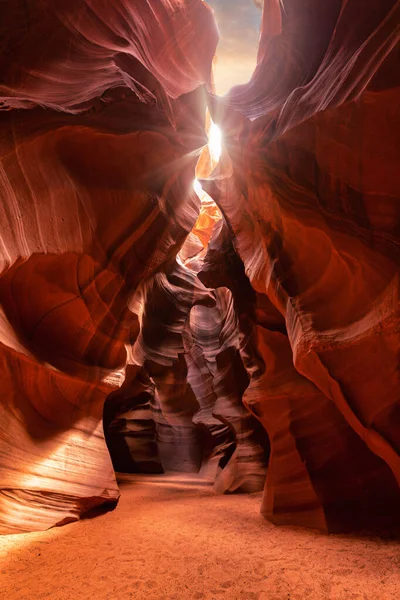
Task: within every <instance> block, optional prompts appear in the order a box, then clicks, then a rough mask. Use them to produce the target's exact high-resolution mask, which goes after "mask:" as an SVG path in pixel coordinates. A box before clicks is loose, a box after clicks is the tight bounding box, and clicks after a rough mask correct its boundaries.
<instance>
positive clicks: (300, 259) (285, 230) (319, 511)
mask: <svg viewBox="0 0 400 600" xmlns="http://www.w3.org/2000/svg"><path fill="white" fill-rule="evenodd" d="M306 5H307V8H308V10H305V6H304V4H303V5H302V6H301V7H300V5H298V4H297V3H295V2H290V1H289V2H285V3H284V10H282V8H281V7H280V6H279V3H274V2H266V3H265V9H264V21H263V36H262V41H261V45H260V53H259V64H258V67H257V70H256V72H255V74H254V76H253V78H252V80H251V82H250V83H249V84H248V85H247V86H241V87H238V88H234V89H233V90H232V91H231V93H230V95H229V97H228V99H227V101H226V102H225V103H224V105H222V103H220V104H219V105H217V104H216V103H215V105H214V113H213V118H214V119H216V120H217V121H218V122H219V123H220V124H221V127H222V128H223V129H224V130H225V131H229V132H230V136H228V139H227V143H226V145H227V150H228V152H229V161H230V162H231V163H232V165H233V175H232V177H230V178H228V179H225V180H223V181H222V182H218V181H217V182H216V186H217V188H218V190H217V189H216V187H215V185H214V188H213V193H214V197H215V200H216V202H217V203H218V205H219V207H220V209H221V211H222V212H223V214H224V215H225V217H226V219H227V221H228V224H229V227H230V229H231V231H232V233H233V243H234V246H235V249H236V251H237V252H238V253H239V255H240V257H241V258H242V260H243V262H244V265H245V270H246V274H247V275H248V277H249V279H250V282H251V285H252V287H253V288H254V289H255V290H256V291H257V292H258V297H257V300H259V299H262V303H261V304H259V302H257V305H258V306H257V310H256V316H255V322H256V323H257V324H259V325H258V326H257V348H258V351H259V352H260V354H261V356H262V358H263V360H264V363H265V371H264V372H262V371H257V370H256V371H255V372H254V373H253V376H252V379H251V383H250V386H249V388H248V390H247V391H246V393H245V395H244V403H245V404H246V405H247V406H249V408H251V410H252V411H253V412H254V414H255V415H256V416H257V417H258V418H259V419H260V420H261V422H262V423H263V425H264V426H265V428H266V430H267V431H268V434H269V439H270V442H271V457H270V462H269V470H268V476H267V481H266V487H265V494H264V500H263V506H262V512H263V514H264V515H265V516H266V517H267V518H269V519H271V520H273V521H274V522H276V523H291V524H303V525H308V526H312V527H318V528H321V529H325V530H330V531H331V530H337V529H343V528H347V529H354V528H358V527H371V526H374V525H376V524H383V523H384V524H385V526H388V525H389V526H390V525H393V524H394V523H395V522H396V523H398V521H399V513H398V502H399V498H400V496H399V486H398V482H399V476H400V471H399V467H400V459H399V454H398V452H399V445H398V441H399V432H400V428H399V421H398V418H397V415H398V413H399V408H400V407H399V401H400V360H399V358H400V355H399V348H400V337H399V264H400V262H399V249H400V246H399V235H398V234H399V229H398V223H399V219H398V217H399V212H398V197H399V192H400V189H399V187H400V181H399V177H398V174H397V171H396V166H395V165H396V164H397V161H398V156H399V150H400V148H399V144H398V139H399V138H398V131H399V124H400V118H399V117H400V114H399V102H398V101H399V87H398V86H399V79H398V70H397V67H396V64H397V60H398V44H397V45H396V43H397V42H398V37H399V32H398V28H397V27H396V25H395V23H396V22H397V23H398V18H399V10H400V5H399V3H398V2H394V1H388V2H382V3H380V4H379V7H378V6H377V5H376V3H374V2H366V3H364V5H363V11H362V14H360V11H359V4H358V3H357V2H353V1H350V2H340V1H331V2H327V3H324V5H323V6H322V4H320V3H318V2H314V1H311V0H310V1H308V2H307V3H306ZM350 23H351V25H350ZM311 31H312V32H313V34H311V33H310V32H311ZM314 32H318V34H315V35H314ZM268 82H271V83H270V85H269V84H268ZM228 105H230V106H232V107H234V109H235V112H233V111H231V110H230V109H229V106H228ZM227 161H228V159H226V162H227ZM221 170H223V169H221ZM267 298H268V299H269V300H268V301H267ZM271 309H273V310H272V311H271ZM271 313H272V314H271ZM274 313H276V314H278V315H279V314H280V315H281V319H282V321H283V323H282V325H283V326H284V327H282V325H280V326H279V330H277V317H276V316H275V314H274Z"/></svg>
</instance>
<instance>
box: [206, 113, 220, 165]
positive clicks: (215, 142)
mask: <svg viewBox="0 0 400 600" xmlns="http://www.w3.org/2000/svg"><path fill="white" fill-rule="evenodd" d="M208 147H209V149H210V154H211V159H212V160H213V161H215V162H216V163H217V162H218V161H219V159H220V157H221V147H222V133H221V129H220V128H219V127H218V125H216V124H215V123H214V122H213V121H211V125H210V129H209V130H208Z"/></svg>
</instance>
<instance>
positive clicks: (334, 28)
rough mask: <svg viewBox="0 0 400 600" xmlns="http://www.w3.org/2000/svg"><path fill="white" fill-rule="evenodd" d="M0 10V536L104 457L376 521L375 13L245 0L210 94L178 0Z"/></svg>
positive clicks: (381, 204)
mask: <svg viewBox="0 0 400 600" xmlns="http://www.w3.org/2000/svg"><path fill="white" fill-rule="evenodd" d="M3 5H5V6H4V8H3V7H2V10H3V11H4V14H5V18H4V19H2V20H1V25H0V27H1V29H2V34H3V35H2V37H1V42H0V47H1V50H2V52H1V54H0V122H1V128H0V187H1V192H0V193H1V197H2V202H1V204H0V235H1V238H0V239H1V246H0V248H1V250H0V256H1V261H2V263H1V267H0V268H1V277H0V303H1V313H0V343H1V359H0V360H1V364H2V382H3V384H2V386H1V393H0V398H1V402H0V411H1V416H0V456H1V459H2V460H1V466H0V532H1V533H14V532H21V531H29V530H39V529H45V528H47V527H50V526H52V525H55V524H61V523H66V522H68V521H71V520H75V519H77V518H79V517H80V516H81V515H84V514H87V513H88V512H90V510H92V509H94V508H96V507H98V506H101V505H102V506H105V507H113V506H115V504H116V502H117V500H118V496H119V491H118V486H117V483H116V479H115V474H114V468H115V470H124V471H128V472H148V473H151V472H162V471H163V470H169V469H172V470H181V471H191V472H193V471H200V473H202V474H204V476H207V477H209V478H210V479H211V481H213V482H214V489H215V490H216V491H217V492H227V491H230V492H232V491H256V490H259V489H261V488H262V487H263V486H264V481H265V487H264V495H263V501H262V506H261V512H262V514H263V515H264V516H265V517H266V518H268V519H270V520H272V521H273V522H275V523H277V524H294V525H304V526H310V527H316V528H319V529H321V530H323V531H339V530H353V529H359V528H368V527H369V528H371V527H376V526H384V527H386V528H388V527H389V528H390V527H392V526H393V525H394V524H395V523H398V521H399V516H398V509H397V507H398V502H399V500H400V491H399V478H400V460H399V444H400V407H399V403H400V369H399V366H400V361H399V358H400V353H399V349H400V339H399V335H400V334H399V331H400V327H399V264H400V261H399V250H400V245H399V222H400V209H399V202H398V198H399V195H400V194H399V187H400V181H399V177H398V174H397V162H398V156H399V155H400V147H399V139H400V136H399V127H400V122H399V121H400V118H399V115H400V108H399V106H400V104H399V85H400V80H399V70H398V63H399V44H398V40H399V28H398V23H399V16H400V2H397V1H396V0H382V1H380V2H379V6H377V3H376V2H375V1H374V0H365V2H364V3H363V9H362V13H360V6H359V2H357V1H356V0H326V2H324V3H321V2H319V1H318V0H306V2H303V3H301V5H300V3H298V2H297V1H295V0H285V1H284V3H283V4H282V3H280V2H279V1H278V0H265V2H264V12H263V24H262V33H261V39H260V47H259V55H258V65H257V68H256V70H255V72H254V74H253V77H252V78H251V80H250V81H249V83H248V84H246V85H244V86H237V87H235V88H233V89H232V90H231V91H230V93H229V94H228V95H226V96H224V97H222V98H219V97H216V96H215V95H213V94H212V89H213V87H212V70H211V65H212V59H213V56H214V54H215V49H216V45H217V41H218V32H217V28H216V24H215V20H214V17H213V14H212V11H211V10H210V9H209V7H208V6H207V5H206V4H205V3H203V2H202V1H201V0H168V1H167V0H129V2H116V1H115V0H104V1H102V2H98V0H96V1H94V0H85V1H84V2H82V1H80V2H78V1H77V0H74V1H73V2H68V3H66V4H65V3H61V2H56V1H54V0H52V1H51V0H46V1H43V2H37V0H28V1H27V2H25V3H15V2H11V1H7V2H5V3H3ZM207 105H208V107H209V110H210V113H211V116H212V118H213V120H214V121H215V122H216V123H217V124H219V125H220V126H221V129H222V131H223V137H224V143H223V152H222V156H221V159H220V160H219V162H218V164H216V161H215V160H213V157H212V156H210V152H209V150H208V149H207V146H206V143H207V135H206V130H207V128H208V126H209V123H207V122H206V120H205V113H206V106H207ZM204 148H205V149H204ZM199 158H200V160H199ZM196 165H197V170H196ZM195 176H197V177H198V178H199V179H200V180H201V183H202V186H203V189H204V190H205V191H207V192H208V193H209V194H210V196H207V195H206V197H205V198H201V200H200V198H199V196H198V194H197V193H196V192H195V190H194V188H193V180H194V178H195ZM212 200H214V201H215V203H216V205H217V206H218V208H217V207H216V206H215V205H214V203H213V202H212ZM103 407H104V409H103ZM103 410H104V412H103ZM103 414H104V430H105V434H106V438H107V444H108V448H107V445H106V441H105V437H104V432H103ZM110 455H111V456H110ZM267 462H268V466H267V464H266V463H267ZM113 464H114V468H113Z"/></svg>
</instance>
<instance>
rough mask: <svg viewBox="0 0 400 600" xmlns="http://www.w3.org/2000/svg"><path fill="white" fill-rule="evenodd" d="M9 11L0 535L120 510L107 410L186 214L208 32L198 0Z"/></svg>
mask: <svg viewBox="0 0 400 600" xmlns="http://www.w3.org/2000/svg"><path fill="white" fill-rule="evenodd" d="M6 4H7V6H6V7H5V6H4V3H3V5H2V11H4V14H6V18H5V19H4V20H3V19H2V23H1V27H2V31H3V34H4V35H3V36H2V42H1V44H2V53H1V59H0V73H1V76H0V100H1V104H2V108H3V109H4V112H2V113H0V129H1V134H0V165H1V166H0V187H1V191H0V194H1V197H2V203H1V206H0V223H1V226H0V228H1V242H2V245H1V248H2V251H1V256H2V274H1V280H0V302H1V305H2V309H3V311H4V312H3V316H4V318H3V320H2V327H1V331H0V335H1V337H0V340H1V341H2V342H3V344H2V346H1V350H2V356H3V358H2V365H3V367H2V371H4V373H3V374H2V381H3V385H2V389H1V410H2V413H3V414H4V417H3V418H2V433H3V435H2V436H1V440H0V448H1V449H0V453H1V456H2V460H1V463H2V477H1V479H0V489H1V490H2V491H1V495H2V502H4V504H3V508H2V510H1V511H0V512H1V514H0V520H1V531H2V532H7V533H8V532H10V531H27V530H31V529H40V528H45V527H49V526H51V525H54V524H56V523H61V522H65V521H66V520H71V519H76V518H78V517H79V515H80V514H82V513H84V512H85V511H86V510H87V509H88V508H90V507H91V506H95V505H98V504H102V503H105V502H113V503H114V504H115V502H116V500H117V498H118V495H119V494H118V490H117V486H116V483H115V477H114V473H113V470H112V465H111V461H110V458H109V455H108V453H107V449H106V445H105V442H104V437H103V431H102V411H103V403H104V400H105V398H106V396H107V394H108V393H110V392H112V390H113V389H114V388H115V384H116V383H117V381H118V378H119V376H114V375H113V372H114V371H116V370H118V371H121V369H124V367H125V364H126V362H127V353H126V349H125V345H126V344H129V340H130V338H131V335H134V336H135V335H137V333H135V331H136V329H137V325H136V324H135V320H136V318H135V316H134V315H133V314H132V313H131V311H130V310H129V309H128V301H129V299H130V297H131V296H132V293H133V292H134V291H135V289H136V288H137V286H138V284H139V283H140V282H141V281H142V280H143V279H144V278H145V277H148V276H150V275H151V274H152V273H153V272H154V271H155V270H156V269H158V268H160V266H161V265H162V264H163V262H164V261H166V260H167V259H169V258H170V257H171V256H174V255H175V254H176V253H177V251H178V249H179V247H180V245H181V244H182V242H183V241H184V239H185V237H186V235H187V234H188V233H189V232H190V230H191V228H192V227H193V225H194V223H195V221H196V218H197V214H198V203H199V201H198V199H197V196H196V195H195V193H194V191H193V189H192V181H193V173H194V168H195V164H196V160H197V156H198V150H199V148H200V149H201V147H202V145H203V144H204V142H205V139H206V138H205V132H204V113H205V95H204V91H203V89H202V87H201V84H202V83H203V82H207V81H209V79H210V73H211V59H212V56H213V54H214V49H215V45H216V36H217V34H216V28H215V26H214V21H213V17H212V13H211V11H210V10H209V9H208V8H207V7H206V6H205V5H204V4H203V3H202V2H201V1H200V0H199V1H198V2H197V1H194V2H191V3H190V4H188V5H184V4H183V3H181V2H178V1H176V2H168V3H165V4H164V3H161V2H158V1H157V2H144V3H142V2H140V3H135V2H132V3H128V4H115V3H114V2H111V1H110V2H104V3H101V4H98V3H92V2H89V1H88V2H84V3H81V2H79V3H78V2H73V3H69V4H68V6H61V4H60V3H58V4H57V5H55V4H54V3H53V2H41V3H39V2H35V1H33V0H32V1H30V2H28V3H25V4H24V5H22V4H20V3H17V4H16V3H13V2H7V3H6ZM139 12H140V19H138V18H136V17H137V16H138V15H139ZM4 14H3V16H4ZM203 30H204V31H207V33H206V34H203V35H200V32H201V31H203ZM197 37H199V41H198V43H197V45H196V43H195V42H196V38H197ZM202 44H203V45H204V51H202V52H201V53H200V54H199V52H198V48H199V45H200V46H201V45H202ZM157 57H158V58H157ZM18 109H27V110H18ZM103 381H104V383H103ZM16 449H18V451H17V450H16ZM16 453H17V458H16Z"/></svg>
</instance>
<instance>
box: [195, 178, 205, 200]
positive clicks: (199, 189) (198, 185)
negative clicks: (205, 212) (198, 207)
mask: <svg viewBox="0 0 400 600" xmlns="http://www.w3.org/2000/svg"><path fill="white" fill-rule="evenodd" d="M193 189H194V191H195V192H196V194H197V195H198V196H199V198H201V196H202V193H203V188H202V185H201V183H200V181H199V180H198V179H195V180H194V181H193Z"/></svg>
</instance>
